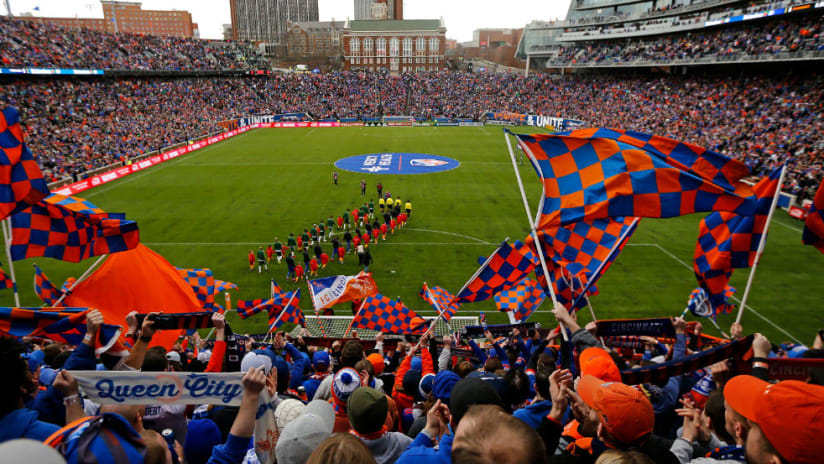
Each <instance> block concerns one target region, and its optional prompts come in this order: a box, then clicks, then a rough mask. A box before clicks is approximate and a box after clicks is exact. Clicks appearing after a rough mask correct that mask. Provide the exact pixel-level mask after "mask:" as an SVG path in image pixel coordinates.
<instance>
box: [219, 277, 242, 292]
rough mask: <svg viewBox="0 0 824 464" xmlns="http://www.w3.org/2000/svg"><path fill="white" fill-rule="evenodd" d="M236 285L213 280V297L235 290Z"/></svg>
mask: <svg viewBox="0 0 824 464" xmlns="http://www.w3.org/2000/svg"><path fill="white" fill-rule="evenodd" d="M237 289H238V287H237V284H233V283H231V282H226V281H223V280H219V279H215V291H214V294H215V295H219V294H221V293H223V292H225V291H228V290H237Z"/></svg>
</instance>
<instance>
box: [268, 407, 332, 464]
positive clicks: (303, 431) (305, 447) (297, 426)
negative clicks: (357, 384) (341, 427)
mask: <svg viewBox="0 0 824 464" xmlns="http://www.w3.org/2000/svg"><path fill="white" fill-rule="evenodd" d="M334 425H335V412H334V411H333V409H332V405H331V404H329V403H327V402H325V401H321V400H314V401H310V402H309V404H307V405H306V409H304V411H303V415H302V416H300V417H298V418H297V419H295V420H294V421H292V422H290V423H289V424H287V425H286V428H284V429H283V430H281V431H280V437H278V443H277V445H276V446H275V456H276V457H277V462H278V463H279V464H303V463H305V462H306V461H307V459H309V455H310V454H312V451H314V449H315V448H317V447H318V446H319V445H320V444H321V443H322V442H323V441H324V440H326V439H327V438H329V437H330V436H331V435H332V430H333V428H334Z"/></svg>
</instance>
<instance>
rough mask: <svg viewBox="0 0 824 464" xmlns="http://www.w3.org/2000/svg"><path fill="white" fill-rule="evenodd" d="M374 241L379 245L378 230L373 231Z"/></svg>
mask: <svg viewBox="0 0 824 464" xmlns="http://www.w3.org/2000/svg"><path fill="white" fill-rule="evenodd" d="M372 241H373V242H375V243H378V229H372Z"/></svg>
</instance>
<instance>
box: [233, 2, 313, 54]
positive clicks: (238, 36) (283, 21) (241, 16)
mask: <svg viewBox="0 0 824 464" xmlns="http://www.w3.org/2000/svg"><path fill="white" fill-rule="evenodd" d="M229 10H230V12H231V15H232V38H233V39H235V40H251V41H253V42H263V43H264V46H263V50H264V53H265V54H266V55H283V54H285V53H286V32H287V28H288V23H289V21H292V22H307V21H317V20H318V0H229Z"/></svg>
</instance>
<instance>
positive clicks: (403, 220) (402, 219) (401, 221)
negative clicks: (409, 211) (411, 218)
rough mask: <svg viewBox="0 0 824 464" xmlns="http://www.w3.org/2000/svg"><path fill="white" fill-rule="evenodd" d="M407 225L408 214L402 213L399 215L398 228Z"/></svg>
mask: <svg viewBox="0 0 824 464" xmlns="http://www.w3.org/2000/svg"><path fill="white" fill-rule="evenodd" d="M404 225H406V213H401V214H399V215H398V228H401V229H402V228H403V226H404Z"/></svg>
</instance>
